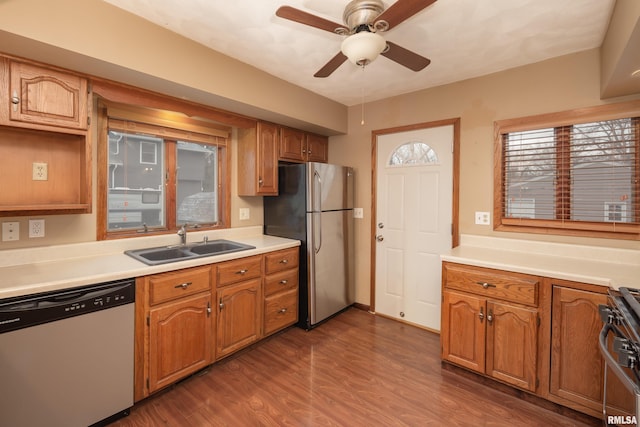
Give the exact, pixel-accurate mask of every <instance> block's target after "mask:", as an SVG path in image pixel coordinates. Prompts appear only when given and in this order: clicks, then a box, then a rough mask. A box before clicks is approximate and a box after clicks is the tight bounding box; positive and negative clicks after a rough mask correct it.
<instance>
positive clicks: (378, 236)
mask: <svg viewBox="0 0 640 427" xmlns="http://www.w3.org/2000/svg"><path fill="white" fill-rule="evenodd" d="M376 240H377V241H378V242H382V241H383V240H384V236H382V235H380V234H378V235H377V236H376Z"/></svg>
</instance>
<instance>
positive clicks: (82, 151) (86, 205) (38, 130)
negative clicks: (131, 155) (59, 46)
mask: <svg viewBox="0 0 640 427" xmlns="http://www.w3.org/2000/svg"><path fill="white" fill-rule="evenodd" d="M0 99H1V102H0V180H1V181H2V182H4V183H11V185H8V186H5V190H4V191H3V192H2V193H1V194H0V216H7V215H8V216H14V215H36V214H37V215H40V214H45V215H46V214H63V213H88V212H91V144H90V141H89V139H88V138H87V126H88V123H87V121H88V110H89V107H88V94H87V80H86V79H84V78H82V77H80V76H77V75H73V74H68V73H64V72H61V71H58V70H54V69H49V68H45V67H39V66H37V65H34V64H31V63H27V62H20V61H16V60H14V59H13V58H8V57H0Z"/></svg>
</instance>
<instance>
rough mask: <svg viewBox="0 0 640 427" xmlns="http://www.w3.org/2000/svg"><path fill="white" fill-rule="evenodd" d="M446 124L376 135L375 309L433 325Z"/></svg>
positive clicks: (446, 166) (447, 221)
mask: <svg viewBox="0 0 640 427" xmlns="http://www.w3.org/2000/svg"><path fill="white" fill-rule="evenodd" d="M453 133H454V132H453V125H447V126H439V127H433V128H425V129H418V130H411V131H406V132H399V133H392V134H387V135H380V136H378V138H377V147H378V148H377V153H378V154H377V157H378V158H377V187H376V188H377V195H376V198H377V202H376V215H377V217H376V219H375V221H376V222H375V224H376V242H375V243H374V244H375V245H376V259H375V263H376V269H375V280H376V289H375V311H376V312H377V313H380V314H384V315H386V316H389V317H393V318H398V319H402V320H404V321H407V322H410V323H414V324H417V325H420V326H424V327H426V328H429V329H432V330H440V305H441V304H440V300H441V297H440V293H441V292H440V287H441V261H440V254H441V253H443V252H445V251H448V250H449V249H451V241H452V232H451V230H452V203H453V150H452V147H453Z"/></svg>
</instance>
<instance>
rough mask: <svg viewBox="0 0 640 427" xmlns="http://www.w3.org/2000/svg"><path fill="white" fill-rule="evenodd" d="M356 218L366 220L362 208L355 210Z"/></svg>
mask: <svg viewBox="0 0 640 427" xmlns="http://www.w3.org/2000/svg"><path fill="white" fill-rule="evenodd" d="M353 217H354V218H364V211H363V209H362V208H353Z"/></svg>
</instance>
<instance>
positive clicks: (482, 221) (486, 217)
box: [476, 212, 491, 225]
mask: <svg viewBox="0 0 640 427" xmlns="http://www.w3.org/2000/svg"><path fill="white" fill-rule="evenodd" d="M476 224H478V225H489V224H491V214H490V213H489V212H476Z"/></svg>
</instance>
